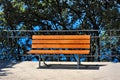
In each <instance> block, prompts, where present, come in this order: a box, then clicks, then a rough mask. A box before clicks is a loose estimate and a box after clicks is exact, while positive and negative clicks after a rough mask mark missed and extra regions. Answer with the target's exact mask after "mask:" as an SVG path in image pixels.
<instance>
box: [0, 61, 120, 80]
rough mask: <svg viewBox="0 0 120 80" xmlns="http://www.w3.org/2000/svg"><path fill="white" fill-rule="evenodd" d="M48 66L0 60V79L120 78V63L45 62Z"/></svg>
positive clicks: (104, 79) (81, 79)
mask: <svg viewBox="0 0 120 80" xmlns="http://www.w3.org/2000/svg"><path fill="white" fill-rule="evenodd" d="M47 64H49V67H45V66H44V65H43V64H42V67H41V69H39V68H38V62H32V61H24V62H19V63H10V62H7V63H2V62H0V80H120V79H119V78H120V69H119V68H120V63H112V62H82V65H81V67H80V69H77V68H76V62H47Z"/></svg>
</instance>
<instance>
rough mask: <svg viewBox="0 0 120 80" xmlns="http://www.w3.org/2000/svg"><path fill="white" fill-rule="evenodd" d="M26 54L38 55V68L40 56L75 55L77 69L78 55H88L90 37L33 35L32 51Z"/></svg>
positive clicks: (78, 64) (78, 63)
mask: <svg viewBox="0 0 120 80" xmlns="http://www.w3.org/2000/svg"><path fill="white" fill-rule="evenodd" d="M51 48H54V50H51ZM66 48H67V50H66ZM61 49H62V50H61ZM28 53H29V54H37V55H39V67H40V64H41V55H45V54H77V55H78V60H77V67H78V68H79V66H80V54H89V53H90V35H33V36H32V50H30V51H29V52H28Z"/></svg>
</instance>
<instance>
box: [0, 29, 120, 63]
mask: <svg viewBox="0 0 120 80" xmlns="http://www.w3.org/2000/svg"><path fill="white" fill-rule="evenodd" d="M119 33H120V30H103V31H101V30H39V31H38V30H36V31H35V30H2V31H0V34H1V35H0V38H1V41H0V45H1V46H0V49H1V55H2V56H4V55H8V54H9V55H11V54H12V56H15V57H16V56H17V58H20V57H22V56H23V54H25V53H26V52H27V51H28V50H27V48H26V47H25V46H29V47H30V44H28V42H30V39H31V36H32V35H35V34H40V35H61V34H62V35H64V34H68V35H71V34H74V35H81V34H89V35H91V52H90V55H83V56H82V57H85V60H86V61H112V60H113V58H114V57H116V58H119V57H120V51H119V47H120V44H119V41H120V35H119ZM24 38H27V40H26V41H25V42H24V41H23V42H24V43H23V45H21V44H20V43H19V41H20V40H22V39H24ZM98 41H99V42H98ZM115 48H118V50H117V51H115ZM5 49H6V50H5ZM105 49H107V50H105ZM8 50H11V52H10V51H9V52H8ZM65 57H71V56H70V55H66V56H65ZM101 57H103V59H102V58H101ZM104 57H106V58H105V59H104ZM8 58H9V57H8ZM118 60H119V59H118Z"/></svg>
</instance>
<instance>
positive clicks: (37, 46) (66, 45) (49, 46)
mask: <svg viewBox="0 0 120 80" xmlns="http://www.w3.org/2000/svg"><path fill="white" fill-rule="evenodd" d="M32 48H90V44H79V45H78V44H74V45H73V44H63V45H62V44H61V45H60V44H32Z"/></svg>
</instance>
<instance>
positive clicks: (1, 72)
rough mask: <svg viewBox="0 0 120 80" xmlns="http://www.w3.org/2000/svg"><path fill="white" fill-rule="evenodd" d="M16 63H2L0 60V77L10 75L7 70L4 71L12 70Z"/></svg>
mask: <svg viewBox="0 0 120 80" xmlns="http://www.w3.org/2000/svg"><path fill="white" fill-rule="evenodd" d="M15 64H16V63H13V62H11V61H3V60H0V76H7V75H8V74H12V73H10V72H9V70H4V69H5V68H13V65H15Z"/></svg>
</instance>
